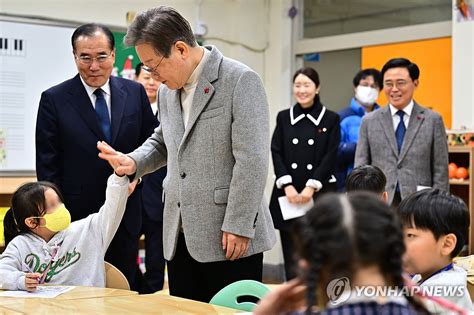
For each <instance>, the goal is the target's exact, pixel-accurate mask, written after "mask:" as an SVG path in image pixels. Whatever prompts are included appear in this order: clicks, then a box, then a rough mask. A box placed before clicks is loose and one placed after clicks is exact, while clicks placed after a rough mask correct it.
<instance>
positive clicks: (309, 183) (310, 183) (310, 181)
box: [306, 179, 323, 191]
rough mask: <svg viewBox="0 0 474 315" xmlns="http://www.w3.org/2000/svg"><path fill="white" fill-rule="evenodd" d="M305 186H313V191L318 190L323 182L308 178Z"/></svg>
mask: <svg viewBox="0 0 474 315" xmlns="http://www.w3.org/2000/svg"><path fill="white" fill-rule="evenodd" d="M306 186H308V187H311V188H314V190H315V191H320V190H321V189H322V188H323V184H322V183H321V182H320V181H319V180H316V179H308V181H307V182H306Z"/></svg>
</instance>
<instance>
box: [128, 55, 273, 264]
mask: <svg viewBox="0 0 474 315" xmlns="http://www.w3.org/2000/svg"><path fill="white" fill-rule="evenodd" d="M205 49H209V50H210V51H211V54H210V55H209V57H208V59H207V61H206V64H205V65H204V68H203V72H202V74H201V76H200V78H199V80H198V84H197V87H196V92H195V94H194V99H193V104H192V107H191V113H190V116H189V121H188V124H187V128H186V130H185V128H184V123H183V117H182V112H181V103H180V90H170V89H168V88H167V87H166V86H162V87H161V88H160V92H159V104H160V118H159V120H160V122H161V125H160V126H159V127H158V128H156V129H155V132H154V133H153V135H152V136H151V137H150V138H149V139H148V140H147V141H146V142H145V143H144V144H143V145H142V146H141V147H140V148H138V149H136V150H135V151H134V152H132V153H130V154H129V156H130V157H131V158H133V159H134V160H135V161H136V163H137V173H136V176H138V177H141V176H143V175H144V174H146V173H150V172H152V171H154V170H156V169H157V168H159V167H161V166H163V165H165V164H167V165H168V174H167V176H166V179H165V181H164V184H163V190H164V194H165V208H164V213H163V249H164V256H165V258H166V259H167V260H171V259H172V258H173V256H174V254H175V250H176V243H177V239H178V235H179V233H180V229H181V227H182V230H183V233H184V236H185V240H186V246H187V248H188V251H189V253H190V254H191V256H192V257H193V258H194V259H196V260H197V261H199V262H213V261H221V260H225V259H226V258H225V252H224V250H223V249H222V232H223V231H225V232H229V233H233V234H237V235H241V236H245V237H249V238H250V239H251V241H250V245H249V250H248V253H247V255H248V256H250V255H253V254H257V253H261V252H264V251H266V250H269V249H271V248H272V247H273V245H274V244H275V241H276V237H275V230H274V228H273V223H272V219H271V216H270V212H269V210H268V206H267V203H266V201H265V199H264V188H265V183H266V178H267V171H268V159H269V151H270V143H269V139H270V136H269V118H268V116H269V114H268V104H267V99H266V95H265V90H264V87H263V84H262V82H261V80H260V78H259V76H258V75H257V74H256V73H255V72H254V71H252V70H251V69H250V68H248V67H247V66H245V65H243V64H241V63H239V62H237V61H235V60H232V59H229V58H226V57H224V56H223V55H222V54H221V53H220V52H219V50H217V48H216V47H213V46H206V47H205Z"/></svg>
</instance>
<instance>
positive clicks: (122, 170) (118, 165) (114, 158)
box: [97, 141, 137, 176]
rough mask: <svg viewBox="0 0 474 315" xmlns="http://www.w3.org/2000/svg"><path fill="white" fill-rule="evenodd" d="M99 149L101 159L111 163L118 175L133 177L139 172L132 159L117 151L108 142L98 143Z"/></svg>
mask: <svg viewBox="0 0 474 315" xmlns="http://www.w3.org/2000/svg"><path fill="white" fill-rule="evenodd" d="M97 149H99V151H100V152H99V157H100V158H101V159H103V160H106V161H107V162H109V164H110V166H112V167H113V169H114V171H115V173H116V174H117V175H119V176H123V175H133V174H135V172H136V171H137V164H136V163H135V161H134V160H133V159H132V158H130V157H128V156H126V155H125V154H123V153H121V152H118V151H115V149H114V148H112V147H111V146H110V145H108V144H107V142H105V141H98V142H97Z"/></svg>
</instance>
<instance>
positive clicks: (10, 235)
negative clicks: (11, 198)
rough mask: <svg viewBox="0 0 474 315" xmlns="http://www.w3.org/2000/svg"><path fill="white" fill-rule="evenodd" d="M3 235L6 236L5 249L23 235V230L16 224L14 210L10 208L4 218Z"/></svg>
mask: <svg viewBox="0 0 474 315" xmlns="http://www.w3.org/2000/svg"><path fill="white" fill-rule="evenodd" d="M3 233H4V236H5V247H6V246H7V245H8V243H10V242H11V240H12V239H14V238H15V237H16V236H17V235H19V234H21V230H20V228H19V226H18V224H17V222H16V218H15V214H14V212H13V208H10V209H9V210H8V211H7V213H6V214H5V217H4V218H3Z"/></svg>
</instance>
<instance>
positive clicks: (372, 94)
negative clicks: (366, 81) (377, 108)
mask: <svg viewBox="0 0 474 315" xmlns="http://www.w3.org/2000/svg"><path fill="white" fill-rule="evenodd" d="M355 96H356V99H357V100H358V101H359V103H360V104H361V105H363V106H365V107H369V106H372V105H374V103H375V101H376V100H377V98H378V97H379V91H377V90H376V89H374V88H371V87H370V86H362V85H359V86H357V89H356V95H355Z"/></svg>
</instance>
